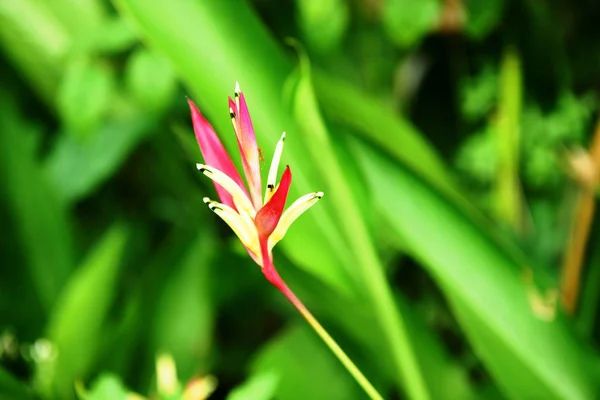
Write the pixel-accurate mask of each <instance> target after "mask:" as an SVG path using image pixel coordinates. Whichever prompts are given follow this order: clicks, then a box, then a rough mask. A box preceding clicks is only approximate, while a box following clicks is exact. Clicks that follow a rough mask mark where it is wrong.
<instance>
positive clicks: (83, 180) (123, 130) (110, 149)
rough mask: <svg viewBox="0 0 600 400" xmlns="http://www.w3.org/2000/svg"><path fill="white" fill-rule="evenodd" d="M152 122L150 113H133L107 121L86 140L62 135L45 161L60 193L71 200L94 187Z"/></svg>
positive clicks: (105, 176) (108, 175)
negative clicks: (120, 118) (141, 114)
mask: <svg viewBox="0 0 600 400" xmlns="http://www.w3.org/2000/svg"><path fill="white" fill-rule="evenodd" d="M153 123H154V121H153V119H152V118H151V117H150V116H133V117H131V118H123V119H122V120H119V121H109V122H106V123H105V124H104V125H103V126H101V127H99V128H98V131H97V132H92V133H91V135H90V137H89V138H88V140H85V141H80V140H77V139H76V138H74V137H72V136H70V135H65V134H63V135H60V136H59V138H58V140H57V142H56V143H55V145H54V148H53V149H52V152H51V153H50V155H49V156H48V158H47V159H46V165H45V168H46V169H47V173H48V175H49V177H50V179H51V180H52V182H54V185H55V186H56V187H57V189H58V191H59V193H60V197H61V198H62V199H63V200H64V201H65V202H67V203H71V202H74V201H76V200H78V199H80V198H82V197H84V196H86V195H88V194H89V193H90V192H92V191H93V190H95V189H96V188H97V187H98V185H100V184H101V183H102V182H103V181H104V180H105V179H107V178H108V177H110V176H111V175H112V174H113V173H114V171H116V170H117V169H118V167H119V166H120V165H121V163H122V162H123V161H124V160H125V158H126V156H127V155H128V154H129V153H130V152H131V150H132V149H133V148H134V147H135V146H136V145H137V144H138V143H139V142H140V140H141V139H142V138H143V137H144V135H146V134H148V132H149V129H150V127H151V126H152V124H153Z"/></svg>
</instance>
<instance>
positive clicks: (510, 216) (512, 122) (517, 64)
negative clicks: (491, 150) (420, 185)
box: [494, 46, 524, 232]
mask: <svg viewBox="0 0 600 400" xmlns="http://www.w3.org/2000/svg"><path fill="white" fill-rule="evenodd" d="M522 81H523V78H522V72H521V57H520V56H519V54H518V53H517V51H516V49H515V48H513V47H510V46H509V47H507V48H505V49H504V53H503V55H502V61H501V64H500V79H499V84H500V86H499V88H498V92H499V99H498V111H497V114H498V115H497V117H496V119H495V121H494V127H495V129H494V132H495V134H496V146H497V149H498V157H497V158H498V164H497V167H498V169H497V174H496V179H495V182H494V183H495V187H494V189H495V190H494V200H495V204H494V206H495V207H494V211H495V215H496V218H498V220H499V221H501V222H502V223H504V224H506V225H507V226H510V227H511V228H512V229H513V230H514V231H515V232H520V231H521V226H522V222H521V219H522V214H523V208H524V206H523V205H522V204H521V190H522V189H521V182H520V179H519V161H520V155H521V148H522V135H521V108H522V106H521V104H522V102H523V100H522V97H523V82H522Z"/></svg>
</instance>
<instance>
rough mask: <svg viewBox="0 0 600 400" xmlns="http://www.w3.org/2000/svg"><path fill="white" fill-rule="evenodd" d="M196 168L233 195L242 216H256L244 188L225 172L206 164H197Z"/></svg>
mask: <svg viewBox="0 0 600 400" xmlns="http://www.w3.org/2000/svg"><path fill="white" fill-rule="evenodd" d="M196 168H198V170H199V171H200V172H202V173H203V174H204V175H206V176H208V177H209V178H210V179H212V180H213V181H215V182H216V183H218V184H219V185H221V186H222V187H223V189H225V190H226V191H227V192H228V193H229V194H230V195H231V197H233V203H234V204H235V207H236V208H237V209H238V211H240V214H241V213H246V214H248V215H249V216H250V217H251V218H254V217H255V216H256V210H255V209H254V206H253V205H252V202H251V201H250V199H249V198H248V196H246V193H244V191H243V190H242V188H240V186H239V185H238V184H237V183H235V181H234V180H233V179H231V178H230V177H229V176H227V175H226V174H225V173H224V172H221V171H219V170H218V169H216V168H213V167H210V166H208V165H205V164H196Z"/></svg>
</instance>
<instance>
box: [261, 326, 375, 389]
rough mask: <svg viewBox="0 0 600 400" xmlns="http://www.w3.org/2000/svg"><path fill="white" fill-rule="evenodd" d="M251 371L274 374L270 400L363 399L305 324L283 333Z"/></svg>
mask: <svg viewBox="0 0 600 400" xmlns="http://www.w3.org/2000/svg"><path fill="white" fill-rule="evenodd" d="M252 371H253V374H256V375H258V376H265V374H270V373H273V371H277V376H278V378H279V382H278V383H277V387H276V391H275V395H274V396H273V397H274V398H276V399H278V400H287V399H289V400H295V399H347V400H351V399H362V398H364V395H363V394H362V393H361V389H360V388H359V386H358V385H357V384H356V383H355V382H354V381H353V380H352V378H351V377H350V375H349V374H348V372H346V371H345V370H344V367H342V365H341V364H340V363H339V362H338V361H337V359H336V358H335V357H334V356H333V355H332V354H330V353H329V350H328V349H327V347H326V346H324V345H323V343H321V341H320V340H319V338H318V337H317V336H316V335H315V333H314V332H312V330H311V329H310V328H309V327H308V326H305V325H304V324H302V325H300V326H294V327H292V328H290V329H288V330H286V331H284V332H283V333H281V334H280V335H279V336H278V337H277V338H275V339H273V340H272V341H271V342H270V343H269V344H268V345H267V346H265V348H263V349H262V350H261V351H260V353H259V354H258V355H257V357H256V360H255V361H254V363H253V366H252ZM256 375H253V376H256Z"/></svg>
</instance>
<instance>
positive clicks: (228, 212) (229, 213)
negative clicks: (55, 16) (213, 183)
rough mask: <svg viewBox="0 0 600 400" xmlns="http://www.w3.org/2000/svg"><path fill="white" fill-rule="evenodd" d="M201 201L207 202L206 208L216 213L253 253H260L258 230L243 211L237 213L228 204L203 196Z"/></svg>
mask: <svg viewBox="0 0 600 400" xmlns="http://www.w3.org/2000/svg"><path fill="white" fill-rule="evenodd" d="M203 201H204V202H205V203H206V204H208V208H210V210H211V211H212V212H214V213H215V214H217V215H218V216H219V217H221V219H222V220H223V221H225V223H226V224H227V225H229V227H230V228H231V230H232V231H233V233H235V234H236V236H237V237H238V238H239V239H240V241H241V242H242V244H243V245H244V246H246V247H247V248H248V249H250V251H252V252H253V253H254V254H260V247H259V243H258V231H257V230H256V226H255V225H254V221H253V220H252V219H251V218H250V217H249V216H248V215H247V214H245V213H242V214H239V213H237V212H236V211H235V210H234V209H233V208H231V207H229V206H228V205H225V204H222V203H219V202H217V201H213V200H211V199H209V198H208V197H205V198H204V199H203Z"/></svg>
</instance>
